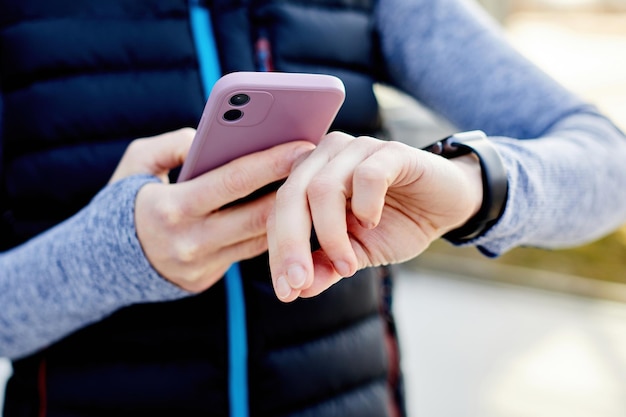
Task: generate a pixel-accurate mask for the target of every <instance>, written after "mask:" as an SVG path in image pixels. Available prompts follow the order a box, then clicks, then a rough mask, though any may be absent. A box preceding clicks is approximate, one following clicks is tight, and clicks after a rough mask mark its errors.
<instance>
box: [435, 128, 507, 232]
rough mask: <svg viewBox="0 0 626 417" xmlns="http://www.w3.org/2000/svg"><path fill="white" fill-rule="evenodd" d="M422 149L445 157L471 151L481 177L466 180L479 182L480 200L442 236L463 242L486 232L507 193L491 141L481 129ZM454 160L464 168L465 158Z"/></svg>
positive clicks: (455, 156) (461, 155)
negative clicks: (480, 184)
mask: <svg viewBox="0 0 626 417" xmlns="http://www.w3.org/2000/svg"><path fill="white" fill-rule="evenodd" d="M424 150H426V151H428V152H432V153H435V154H437V155H440V156H443V157H444V158H447V159H452V158H455V159H456V158H459V157H463V156H466V155H474V156H475V157H476V158H477V159H478V162H479V165H480V176H481V181H480V182H478V181H475V180H470V183H471V184H477V183H482V199H480V198H479V199H478V200H482V201H481V203H480V206H479V208H478V210H474V213H475V214H474V215H473V216H471V217H470V218H469V220H468V221H467V222H466V223H465V224H464V225H462V226H461V227H459V228H457V229H454V230H452V231H450V232H448V233H446V234H445V235H444V236H443V237H444V238H445V239H448V240H449V241H451V242H453V243H465V242H468V241H470V240H473V239H475V238H477V237H479V236H481V235H483V234H484V233H486V232H487V230H489V229H490V228H491V226H493V225H494V224H495V223H496V221H497V220H498V219H499V218H500V216H501V215H502V212H503V211H504V208H505V205H506V198H507V193H508V179H507V175H506V169H505V167H504V164H503V162H502V159H501V158H500V155H499V154H498V152H497V150H496V149H495V147H494V146H493V144H492V143H491V142H490V141H489V140H488V139H487V136H486V135H485V134H484V133H483V132H481V131H471V132H463V133H457V134H455V135H452V136H449V137H447V138H445V139H443V140H441V141H438V142H435V143H434V144H432V145H430V146H427V147H426V148H424ZM464 161H467V160H464ZM458 163H459V165H458V166H465V168H468V166H467V165H463V164H464V163H465V162H461V161H459V162H458ZM470 165H471V163H470ZM470 175H474V174H470ZM472 178H473V177H472ZM478 200H477V201H478Z"/></svg>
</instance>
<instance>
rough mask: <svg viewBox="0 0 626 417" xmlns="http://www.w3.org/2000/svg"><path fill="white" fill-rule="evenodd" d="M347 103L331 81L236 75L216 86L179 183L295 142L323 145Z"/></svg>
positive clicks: (336, 82)
mask: <svg viewBox="0 0 626 417" xmlns="http://www.w3.org/2000/svg"><path fill="white" fill-rule="evenodd" d="M344 98H345V89H344V86H343V83H342V82H341V80H339V79H338V78H336V77H333V76H330V75H322V74H302V73H279V72H234V73H230V74H227V75H225V76H223V77H222V78H220V79H219V80H218V81H217V82H216V83H215V85H214V87H213V90H212V91H211V94H210V96H209V99H208V101H207V104H206V106H205V109H204V112H203V114H202V118H201V120H200V123H199V125H198V129H197V132H196V136H195V138H194V141H193V143H192V146H191V150H190V152H189V155H188V156H187V159H186V161H185V163H184V164H183V167H182V170H181V173H180V175H179V178H178V181H179V182H181V181H186V180H189V179H191V178H194V177H196V176H198V175H201V174H203V173H204V172H207V171H209V170H211V169H214V168H216V167H218V166H220V165H223V164H225V163H227V162H230V161H232V160H234V159H237V158H238V157H240V156H243V155H246V154H249V153H252V152H258V151H261V150H264V149H268V148H271V147H273V146H275V145H278V144H280V143H284V142H288V141H293V140H306V141H309V142H312V143H315V144H317V143H318V142H319V141H320V140H321V138H322V137H323V136H324V134H326V133H327V131H328V129H329V128H330V125H331V124H332V122H333V120H334V118H335V116H336V115H337V112H338V111H339V108H340V107H341V105H342V104H343V100H344Z"/></svg>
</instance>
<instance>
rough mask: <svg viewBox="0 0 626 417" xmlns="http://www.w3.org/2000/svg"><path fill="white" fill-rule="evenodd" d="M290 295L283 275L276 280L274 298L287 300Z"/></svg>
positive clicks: (289, 289) (289, 288)
mask: <svg viewBox="0 0 626 417" xmlns="http://www.w3.org/2000/svg"><path fill="white" fill-rule="evenodd" d="M289 294H291V287H290V286H289V284H288V283H287V279H286V278H285V276H284V275H281V276H279V277H278V278H276V296H277V297H278V298H283V299H284V298H287V297H289Z"/></svg>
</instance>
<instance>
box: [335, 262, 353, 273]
mask: <svg viewBox="0 0 626 417" xmlns="http://www.w3.org/2000/svg"><path fill="white" fill-rule="evenodd" d="M333 267H334V268H335V271H337V273H338V274H339V275H341V276H342V277H348V276H350V275H352V274H351V272H352V271H351V270H350V265H348V263H347V262H343V261H337V262H333Z"/></svg>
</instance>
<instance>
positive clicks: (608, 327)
mask: <svg viewBox="0 0 626 417" xmlns="http://www.w3.org/2000/svg"><path fill="white" fill-rule="evenodd" d="M477 1H478V3H480V5H481V6H483V7H485V9H486V10H487V11H488V12H489V13H490V14H492V16H493V17H494V18H495V19H496V20H497V21H498V22H499V23H500V24H501V25H502V27H503V29H504V31H505V33H506V36H508V38H509V39H510V41H511V42H512V43H513V44H514V45H515V46H516V47H517V48H518V49H519V50H520V51H521V52H522V53H523V54H525V55H526V56H527V57H528V58H529V59H531V60H532V61H534V62H535V63H536V64H537V65H538V66H539V67H541V68H543V69H544V70H545V71H546V72H547V73H549V74H551V75H552V76H553V77H554V78H556V79H558V80H559V81H560V82H561V83H563V84H564V85H566V86H567V87H569V88H570V89H572V90H574V91H575V92H577V93H578V94H580V95H581V96H583V97H585V98H587V99H588V100H590V101H592V102H593V103H595V104H596V105H597V106H598V107H599V108H600V109H602V110H603V111H604V112H605V113H606V114H607V115H609V116H610V117H611V118H612V119H613V120H614V121H615V123H616V124H617V125H618V126H620V127H621V128H622V129H626V0H477ZM377 94H378V95H379V97H380V99H381V103H382V105H383V107H384V109H385V110H386V113H387V118H388V120H389V121H390V123H391V130H392V133H396V134H397V135H398V137H407V136H409V135H413V136H414V132H415V131H416V129H417V131H418V132H419V135H417V136H415V141H416V145H420V141H421V144H426V143H429V142H432V141H433V140H435V139H438V138H441V137H443V136H445V135H447V134H449V133H451V132H452V131H453V128H452V127H450V126H448V125H447V124H446V123H445V122H443V121H441V120H439V119H437V117H436V116H434V115H432V114H430V113H428V112H427V111H426V110H424V109H423V108H421V107H420V106H419V104H418V103H415V102H413V101H412V100H410V99H408V98H407V97H404V96H402V95H399V94H397V93H396V92H394V91H391V90H388V89H386V88H383V87H380V88H378V89H377ZM409 132H410V133H409ZM615 192H626V187H625V189H623V190H615ZM394 308H395V310H396V312H397V320H398V327H399V331H400V334H401V344H402V352H403V366H404V370H405V374H406V392H407V398H408V407H409V415H410V416H411V417H566V416H567V417H579V416H580V417H583V416H584V417H591V416H593V417H618V416H619V417H624V416H626V395H625V394H626V228H624V229H622V230H619V231H617V232H615V233H613V234H611V235H610V236H608V237H606V238H604V239H602V240H600V241H597V242H594V243H592V244H589V245H586V246H583V247H579V248H575V249H568V250H559V251H544V250H536V249H528V248H521V249H515V250H513V251H511V252H510V253H508V254H506V255H504V256H502V257H501V258H498V259H496V260H493V259H485V258H484V257H482V256H481V255H479V254H478V253H477V251H476V250H475V249H473V248H465V249H459V248H452V247H451V246H450V245H449V244H447V243H445V242H437V243H436V244H434V245H433V246H432V247H431V248H429V250H428V251H427V252H426V253H425V254H423V255H422V256H420V257H419V258H417V259H416V260H414V261H412V262H409V263H407V264H405V265H402V266H401V267H399V268H398V282H397V286H396V297H395V306H394ZM10 372H11V370H10V365H9V363H8V362H7V361H6V360H3V359H1V358H0V392H2V391H3V385H4V380H5V379H6V377H7V376H8V375H10ZM1 407H2V396H1V394H0V408H1Z"/></svg>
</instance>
